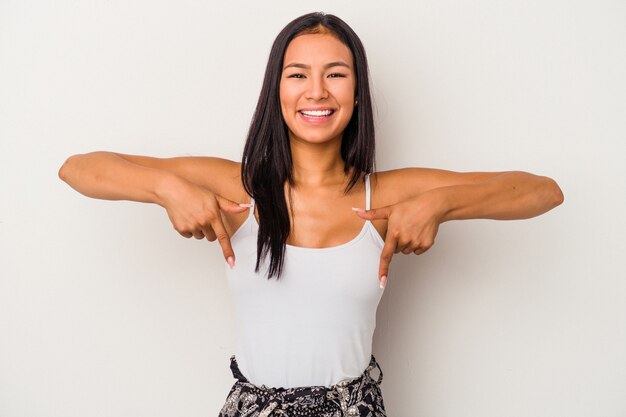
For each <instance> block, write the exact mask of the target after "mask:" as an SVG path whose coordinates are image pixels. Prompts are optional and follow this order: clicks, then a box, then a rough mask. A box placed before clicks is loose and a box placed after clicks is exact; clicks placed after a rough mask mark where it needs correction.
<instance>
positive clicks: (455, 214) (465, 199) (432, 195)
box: [357, 168, 563, 286]
mask: <svg viewBox="0 0 626 417" xmlns="http://www.w3.org/2000/svg"><path fill="white" fill-rule="evenodd" d="M385 174H387V178H386V179H385V180H384V181H385V182H386V186H389V187H390V188H393V191H392V192H394V195H396V196H397V200H398V202H397V203H395V204H391V205H388V206H385V207H379V208H375V209H371V210H367V211H365V210H360V211H357V214H358V215H359V216H360V217H362V218H363V219H367V220H377V219H387V220H388V222H387V234H386V236H385V245H384V248H383V251H382V253H381V259H380V265H379V273H378V276H379V279H380V280H381V286H384V285H385V284H386V281H387V274H388V270H389V264H390V263H391V258H392V257H393V255H394V253H398V252H402V253H404V254H410V253H415V254H416V255H419V254H421V253H424V252H426V251H427V250H428V249H430V247H431V246H432V245H433V244H434V242H435V237H436V235H437V232H438V230H439V225H440V224H441V223H443V222H445V221H449V220H463V219H496V220H515V219H527V218H530V217H535V216H538V215H540V214H543V213H545V212H547V211H548V210H551V209H552V208H554V207H556V206H558V205H559V204H561V203H562V202H563V193H562V192H561V189H560V187H559V186H558V184H557V183H556V182H555V181H554V180H553V179H551V178H548V177H544V176H538V175H533V174H530V173H527V172H521V171H510V172H499V173H488V172H475V173H457V172H452V171H443V170H433V169H423V168H408V169H403V170H395V171H387V173H385Z"/></svg>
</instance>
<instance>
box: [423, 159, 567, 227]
mask: <svg viewBox="0 0 626 417" xmlns="http://www.w3.org/2000/svg"><path fill="white" fill-rule="evenodd" d="M429 192H430V193H432V194H433V195H434V196H438V198H439V201H440V202H441V203H442V213H441V216H442V217H441V221H442V222H444V221H448V220H463V219H495V220H516V219H527V218H531V217H535V216H539V215H540V214H543V213H545V212H547V211H549V210H552V209H553V208H554V207H556V206H558V205H560V204H561V203H562V202H563V200H564V197H563V192H562V191H561V189H560V187H559V186H558V184H557V183H556V182H555V181H554V180H553V179H551V178H548V177H543V176H537V175H533V174H529V173H527V172H518V171H514V172H503V173H499V174H497V175H494V176H493V177H490V178H488V179H486V180H483V181H480V182H477V183H474V184H461V185H449V186H445V187H439V188H435V189H433V190H431V191H429Z"/></svg>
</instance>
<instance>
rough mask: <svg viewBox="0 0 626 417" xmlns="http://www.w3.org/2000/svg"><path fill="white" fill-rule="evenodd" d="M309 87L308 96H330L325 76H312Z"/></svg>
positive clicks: (318, 98) (313, 98)
mask: <svg viewBox="0 0 626 417" xmlns="http://www.w3.org/2000/svg"><path fill="white" fill-rule="evenodd" d="M309 80H310V81H309V85H308V89H307V98H310V99H312V100H322V99H325V98H328V90H327V89H326V83H325V80H324V77H311V78H310V79H309Z"/></svg>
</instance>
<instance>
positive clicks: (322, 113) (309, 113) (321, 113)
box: [298, 110, 335, 119]
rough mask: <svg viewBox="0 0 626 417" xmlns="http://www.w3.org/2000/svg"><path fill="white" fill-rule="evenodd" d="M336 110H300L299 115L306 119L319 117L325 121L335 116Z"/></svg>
mask: <svg viewBox="0 0 626 417" xmlns="http://www.w3.org/2000/svg"><path fill="white" fill-rule="evenodd" d="M334 112H335V111H334V110H300V111H299V112H298V113H300V114H302V115H303V116H306V117H317V118H320V119H323V118H324V117H328V116H330V115H331V114H333V113H334Z"/></svg>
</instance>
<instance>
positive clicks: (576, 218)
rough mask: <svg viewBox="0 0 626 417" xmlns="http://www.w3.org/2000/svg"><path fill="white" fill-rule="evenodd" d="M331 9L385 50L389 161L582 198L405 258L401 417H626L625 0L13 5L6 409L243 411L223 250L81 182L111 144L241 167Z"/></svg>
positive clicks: (398, 302) (391, 302)
mask: <svg viewBox="0 0 626 417" xmlns="http://www.w3.org/2000/svg"><path fill="white" fill-rule="evenodd" d="M315 10H323V11H326V12H328V13H333V14H336V15H338V16H340V17H341V18H342V19H344V20H345V21H346V22H348V24H350V25H351V26H352V27H353V28H354V29H355V31H356V32H357V33H358V34H359V36H360V37H361V39H362V40H363V42H364V44H365V47H366V50H367V53H368V57H369V61H370V71H371V77H372V91H373V94H374V99H375V102H376V110H377V113H376V123H377V146H378V153H377V155H378V157H377V162H378V169H379V170H387V169H394V168H401V167H409V166H423V167H435V168H444V169H450V170H457V171H502V170H524V171H530V172H533V173H537V174H542V175H547V176H550V177H552V178H554V179H556V180H557V181H558V183H559V184H560V185H561V188H562V189H563V191H564V194H565V203H564V204H563V205H562V206H560V207H558V208H556V209H555V210H553V211H551V212H549V213H547V214H546V215H544V216H541V217H537V218H534V219H530V220H524V221H509V222H498V221H489V220H470V221H463V222H450V223H446V224H444V225H442V226H441V228H440V232H439V235H438V237H437V242H436V244H435V246H434V247H433V248H432V249H431V250H430V251H428V252H427V253H425V254H424V255H421V256H415V255H402V254H398V255H396V256H395V257H394V259H393V262H392V266H391V273H390V277H389V284H388V287H387V289H386V291H385V294H384V296H383V299H382V301H381V304H380V306H379V309H378V312H377V317H378V326H377V329H376V334H375V340H374V354H375V355H376V356H377V358H378V360H379V362H380V364H381V367H382V369H383V371H384V381H383V383H382V390H383V394H384V399H385V404H386V407H387V411H388V415H389V416H390V417H409V416H411V417H413V416H423V417H459V416H480V417H496V416H497V417H501V416H507V417H528V416H533V417H566V416H567V417H589V416H602V417H619V416H624V415H626V396H625V393H626V355H625V353H626V306H625V304H626V303H625V300H626V279H625V278H626V268H625V256H624V252H625V249H626V245H625V243H624V241H625V240H624V232H625V231H626V230H625V229H626V227H625V221H624V212H625V211H626V193H625V190H626V180H625V178H626V169H625V164H624V163H625V162H626V158H625V156H626V152H625V151H626V147H625V145H624V139H626V123H625V120H626V105H625V98H624V97H625V93H626V81H625V77H624V74H626V54H625V52H624V51H626V25H625V24H624V22H625V21H626V4H625V3H624V2H621V1H608V0H605V1H596V2H590V1H587V2H585V1H565V0H547V1H546V0H543V1H525V2H522V1H516V2H502V1H495V0H477V1H472V2H469V1H467V2H466V1H449V0H448V1H440V0H439V1H434V0H431V1H415V2H406V3H405V2H382V3H381V2H380V1H360V2H348V1H337V0H334V1H326V0H324V1H318V2H315V3H303V2H298V3H295V2H288V1H282V0H281V1H275V2H271V3H269V2H259V1H249V0H247V1H236V2H202V1H191V0H187V1H173V0H172V1H166V0H151V1H131V2H126V1H121V0H112V1H106V2H104V1H77V0H76V1H68V0H65V1H17V0H15V1H8V0H2V1H0V274H1V278H0V416H3V417H26V416H29V417H30V416H33V417H34V416H38V417H39V416H46V417H71V416H80V417H92V416H117V417H126V416H128V417H135V416H148V415H150V416H153V417H158V416H164V417H165V416H168V417H169V416H190V417H192V416H207V415H208V416H211V415H213V416H217V414H218V411H219V409H220V408H221V406H222V404H223V402H224V400H225V398H226V395H227V393H228V390H229V388H230V386H231V385H232V383H233V382H234V380H233V378H232V376H231V374H230V370H229V367H228V365H229V357H230V355H231V354H232V353H233V351H234V332H233V329H232V326H233V314H232V313H233V311H232V300H231V298H230V296H229V293H228V288H227V284H226V282H225V275H224V268H225V267H224V261H223V258H222V256H221V250H220V248H219V246H218V245H217V244H216V243H211V242H208V241H207V240H204V241H196V240H195V239H190V240H187V239H184V238H182V237H181V236H180V235H178V233H176V232H175V230H174V229H173V228H172V225H171V223H170V222H169V220H168V218H167V215H166V213H165V212H164V210H163V209H162V208H161V207H159V206H156V205H147V204H139V203H132V202H114V201H103V200H94V199H89V198H86V197H84V196H82V195H80V194H78V193H77V192H75V191H74V190H72V189H71V188H70V187H69V186H67V185H66V184H65V183H63V182H62V181H61V180H59V179H58V177H57V171H58V169H59V167H60V166H61V164H62V163H63V161H64V160H65V159H66V158H67V157H68V156H70V155H72V154H76V153H85V152H90V151H96V150H109V151H115V152H122V153H131V154H133V153H134V154H144V155H152V156H161V157H168V156H182V155H212V156H220V157H224V158H229V159H233V160H240V157H241V152H242V150H243V145H244V140H245V135H246V132H247V128H248V125H249V122H250V119H251V117H252V112H253V110H254V107H255V105H256V100H257V97H258V94H259V91H260V87H261V81H262V77H263V71H264V68H265V64H266V59H267V56H268V53H269V49H270V46H271V43H272V41H273V39H274V37H275V36H276V35H277V34H278V32H279V31H280V29H281V28H282V27H283V26H284V25H285V24H287V23H288V22H289V21H290V20H291V19H293V18H295V17H297V16H300V15H301V14H304V13H307V12H310V11H315Z"/></svg>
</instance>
